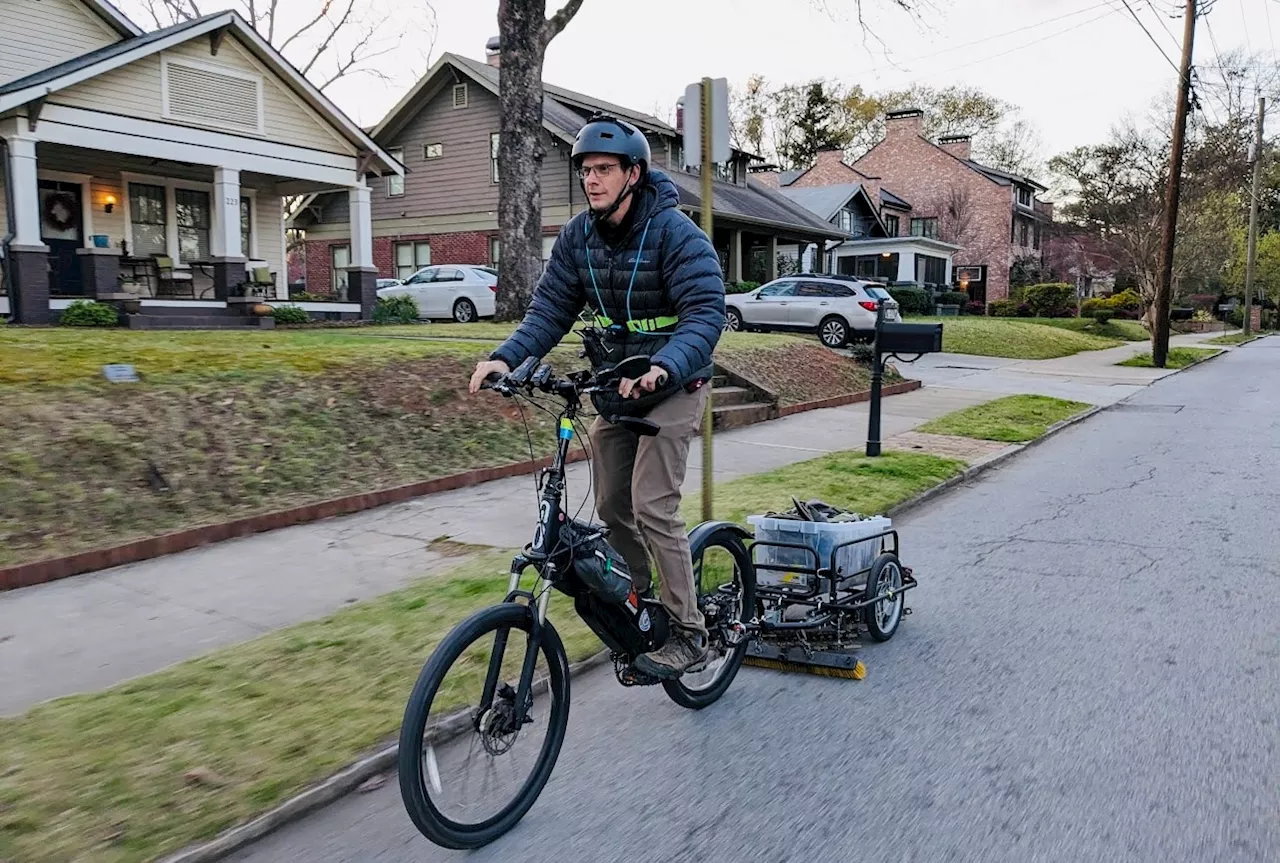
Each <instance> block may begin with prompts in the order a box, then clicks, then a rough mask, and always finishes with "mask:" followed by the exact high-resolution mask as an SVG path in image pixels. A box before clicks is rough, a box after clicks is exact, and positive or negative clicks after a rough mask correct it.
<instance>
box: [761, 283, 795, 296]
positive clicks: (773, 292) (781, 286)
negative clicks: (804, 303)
mask: <svg viewBox="0 0 1280 863" xmlns="http://www.w3.org/2000/svg"><path fill="white" fill-rule="evenodd" d="M795 292H796V283H795V282H775V283H773V284H772V285H767V286H765V287H763V288H761V289H760V293H759V294H757V295H756V296H759V297H790V296H794V295H795Z"/></svg>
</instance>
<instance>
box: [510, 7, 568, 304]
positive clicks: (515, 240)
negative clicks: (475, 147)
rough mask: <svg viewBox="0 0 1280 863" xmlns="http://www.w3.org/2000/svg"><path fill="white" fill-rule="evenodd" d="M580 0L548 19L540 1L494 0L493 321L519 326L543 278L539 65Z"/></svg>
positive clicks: (542, 154)
mask: <svg viewBox="0 0 1280 863" xmlns="http://www.w3.org/2000/svg"><path fill="white" fill-rule="evenodd" d="M581 7H582V0H568V2H567V3H565V5H564V7H563V8H562V9H561V10H560V11H559V12H557V13H556V14H555V15H553V16H551V17H550V18H547V3H546V0H498V39H499V44H500V49H501V52H502V74H501V75H500V76H499V86H498V101H499V103H500V104H501V108H502V123H501V127H500V129H501V132H500V134H499V136H498V139H499V140H498V229H499V233H500V237H501V243H502V279H501V281H500V282H499V287H498V296H497V311H496V315H495V317H496V319H497V320H500V321H514V320H519V319H520V318H521V317H522V316H523V315H524V311H525V309H526V308H528V306H529V299H530V297H532V296H533V289H534V287H535V286H536V285H537V282H538V277H539V276H540V275H541V273H542V159H543V157H544V156H545V155H546V151H545V149H544V147H543V146H542V97H543V92H542V61H543V58H544V57H545V56H546V52H547V46H548V45H550V44H551V40H552V39H554V38H555V37H556V36H558V35H560V33H561V31H563V30H564V28H565V27H566V26H568V24H569V22H570V21H572V20H573V16H574V15H576V14H577V13H578V9H580V8H581Z"/></svg>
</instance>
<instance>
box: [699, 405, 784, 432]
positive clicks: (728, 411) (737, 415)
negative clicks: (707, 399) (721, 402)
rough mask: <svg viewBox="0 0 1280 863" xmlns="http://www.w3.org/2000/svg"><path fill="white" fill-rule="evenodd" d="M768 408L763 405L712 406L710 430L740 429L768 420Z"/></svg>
mask: <svg viewBox="0 0 1280 863" xmlns="http://www.w3.org/2000/svg"><path fill="white" fill-rule="evenodd" d="M769 414H770V408H769V405H765V404H759V403H755V404H746V405H732V406H729V407H719V406H716V405H714V404H713V405H712V428H713V429H715V430H716V431H724V430H727V429H735V428H741V427H742V426H749V425H753V424H755V423H760V422H764V421H765V420H767V419H769Z"/></svg>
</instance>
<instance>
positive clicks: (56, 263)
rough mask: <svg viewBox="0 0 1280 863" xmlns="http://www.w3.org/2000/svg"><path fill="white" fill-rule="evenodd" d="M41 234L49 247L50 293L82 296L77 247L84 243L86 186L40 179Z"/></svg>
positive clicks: (82, 245) (82, 289) (82, 286)
mask: <svg viewBox="0 0 1280 863" xmlns="http://www.w3.org/2000/svg"><path fill="white" fill-rule="evenodd" d="M39 187H40V238H41V239H42V240H43V241H44V244H45V245H46V246H48V247H49V293H50V295H53V296H72V297H74V296H81V295H83V294H84V282H83V280H82V279H81V278H80V259H79V257H77V256H76V250H77V249H80V248H83V247H84V221H83V214H84V208H83V207H82V206H81V204H82V198H81V196H82V195H83V194H84V190H83V189H82V188H81V187H80V184H79V183H63V182H59V181H57V180H41V181H40V183H39Z"/></svg>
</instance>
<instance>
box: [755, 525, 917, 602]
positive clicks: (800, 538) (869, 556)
mask: <svg viewBox="0 0 1280 863" xmlns="http://www.w3.org/2000/svg"><path fill="white" fill-rule="evenodd" d="M747 522H748V523H749V524H751V525H753V526H754V527H755V529H756V536H755V539H756V542H787V543H792V544H796V545H803V546H806V547H808V548H811V549H813V550H814V551H816V552H817V553H818V562H817V564H816V566H815V563H814V560H813V555H811V554H809V553H808V552H806V551H801V550H800V549H798V548H778V547H776V546H768V545H766V546H757V547H756V549H755V559H756V563H763V564H770V565H775V566H795V567H800V568H802V569H814V568H817V569H826V568H827V567H828V566H831V565H832V563H831V552H832V550H833V549H834V548H835V547H836V546H838V545H842V544H844V543H846V542H853V541H854V540H857V539H861V538H863V537H876V538H874V539H867V540H866V541H865V542H860V543H858V544H857V545H851V546H848V547H846V548H842V549H840V551H839V552H837V553H836V560H835V576H836V580H837V583H839V584H840V585H841V586H846V585H847V584H854V583H857V582H858V581H860V579H851V576H854V575H856V574H858V573H860V572H862V571H863V570H866V569H870V568H871V564H872V562H873V561H874V560H875V559H876V555H878V554H879V553H880V550H881V548H882V545H883V542H884V537H880V536H877V534H881V533H884V532H885V531H887V530H891V529H892V528H893V521H892V520H891V519H888V518H885V517H884V516H874V517H872V518H868V519H865V520H863V521H844V522H820V521H798V520H795V519H787V518H769V517H767V516H763V515H752V516H748V517H747ZM815 579H816V576H813V575H810V574H808V573H805V572H782V571H778V570H772V569H762V570H759V571H758V572H757V573H756V581H757V582H758V583H760V584H765V585H769V586H772V587H787V588H795V589H797V591H807V590H809V589H811V588H812V586H813V584H814V581H815ZM818 589H819V590H823V591H825V590H829V589H830V586H829V583H828V582H827V580H826V579H822V582H821V583H820V584H819V586H818Z"/></svg>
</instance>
